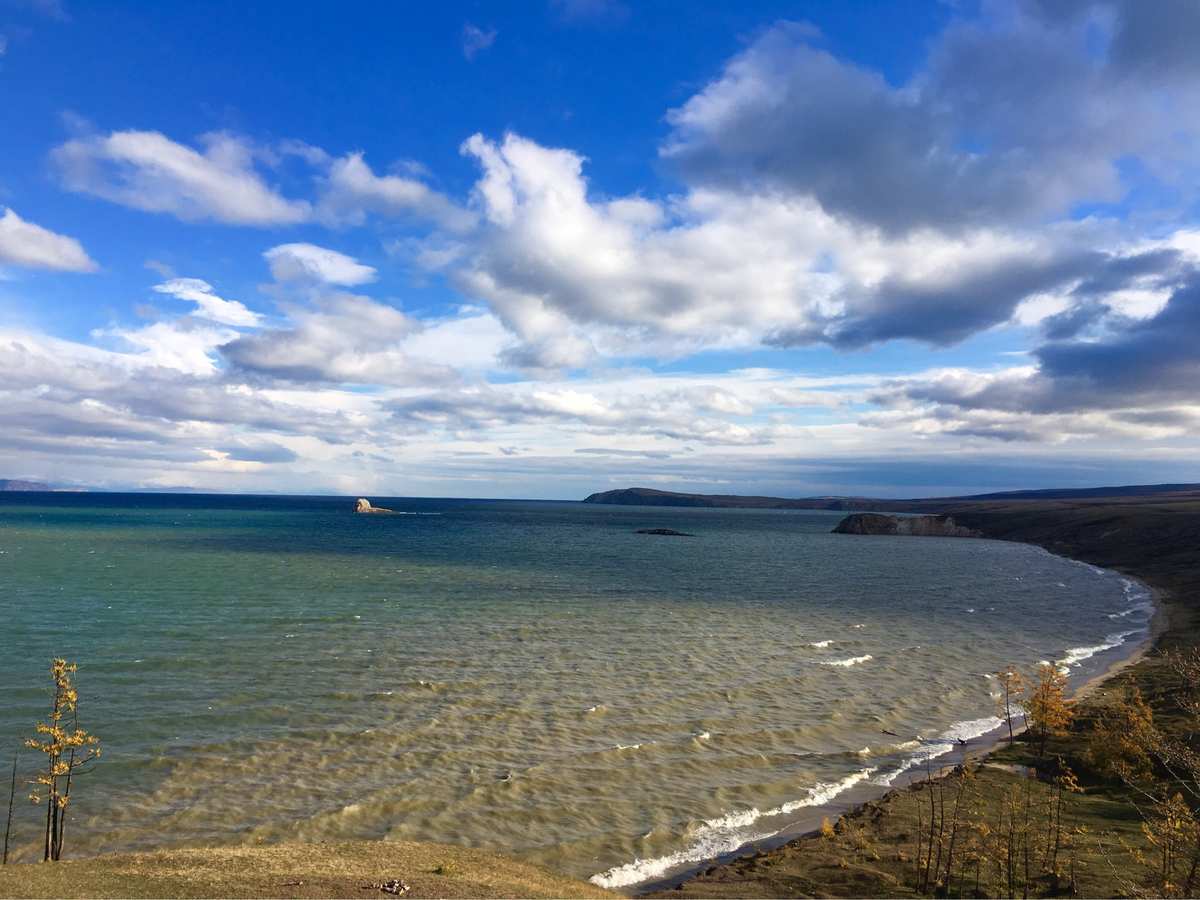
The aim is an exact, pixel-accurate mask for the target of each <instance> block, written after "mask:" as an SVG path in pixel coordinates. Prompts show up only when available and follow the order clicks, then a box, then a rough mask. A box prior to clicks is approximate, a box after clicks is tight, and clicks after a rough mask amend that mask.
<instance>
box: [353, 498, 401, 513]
mask: <svg viewBox="0 0 1200 900" xmlns="http://www.w3.org/2000/svg"><path fill="white" fill-rule="evenodd" d="M354 511H355V512H356V513H390V512H392V510H390V509H385V508H384V507H382V506H372V505H371V501H370V500H368V499H367V498H366V497H359V498H358V500H357V501H356V502H355V504H354Z"/></svg>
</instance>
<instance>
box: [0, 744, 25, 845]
mask: <svg viewBox="0 0 1200 900" xmlns="http://www.w3.org/2000/svg"><path fill="white" fill-rule="evenodd" d="M20 755H21V751H20V749H19V748H18V749H17V750H15V751H14V752H13V767H12V785H11V786H10V787H9V789H8V821H7V822H5V823H4V859H3V861H2V862H0V865H4V866H7V865H8V838H9V835H11V834H12V816H13V797H15V796H16V793H17V757H18V756H20Z"/></svg>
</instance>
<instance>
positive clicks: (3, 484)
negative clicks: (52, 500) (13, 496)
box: [0, 478, 54, 491]
mask: <svg viewBox="0 0 1200 900" xmlns="http://www.w3.org/2000/svg"><path fill="white" fill-rule="evenodd" d="M52 490H54V488H53V487H52V486H51V485H48V484H46V483H45V482H44V481H22V480H21V479H19V478H0V491H52Z"/></svg>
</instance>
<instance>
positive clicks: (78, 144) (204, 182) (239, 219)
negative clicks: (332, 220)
mask: <svg viewBox="0 0 1200 900" xmlns="http://www.w3.org/2000/svg"><path fill="white" fill-rule="evenodd" d="M202 141H203V144H204V149H203V150H196V149H193V148H192V147H188V146H185V145H184V144H179V143H176V142H175V141H172V140H171V139H170V138H168V137H166V135H163V134H161V133H160V132H157V131H114V132H113V133H111V134H109V135H107V136H101V135H96V136H91V137H83V138H76V139H73V140H70V141H67V142H66V143H65V144H62V145H61V146H59V147H57V148H55V150H54V152H53V154H52V159H53V160H54V162H55V164H56V165H57V166H58V168H59V171H60V172H61V174H62V177H63V181H64V183H65V184H66V186H67V187H68V188H70V189H71V190H74V191H81V192H83V193H88V194H94V195H96V196H98V197H103V198H104V199H106V200H111V201H113V202H114V203H120V204H122V205H124V206H130V207H133V208H135V209H141V210H146V211H148V212H161V213H170V214H172V215H175V216H178V217H179V218H181V219H184V220H189V221H191V220H203V219H209V220H213V221H217V222H224V223H226V224H231V225H255V226H268V225H292V224H296V223H298V222H303V221H305V220H307V219H308V218H309V217H310V216H311V212H312V211H311V208H310V206H309V204H308V203H307V202H305V201H302V200H289V199H287V198H285V197H283V196H282V195H280V194H279V192H278V191H277V190H276V189H275V188H273V187H271V186H270V185H268V184H267V183H266V182H265V181H263V179H262V177H261V176H260V175H259V173H258V172H257V171H256V170H255V168H254V152H253V150H252V148H251V147H249V146H248V145H247V144H246V143H245V142H244V141H242V140H240V139H238V138H236V137H233V136H231V135H228V134H220V133H218V134H210V135H206V136H205V137H204V138H202Z"/></svg>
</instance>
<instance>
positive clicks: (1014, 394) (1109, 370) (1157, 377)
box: [869, 273, 1200, 441]
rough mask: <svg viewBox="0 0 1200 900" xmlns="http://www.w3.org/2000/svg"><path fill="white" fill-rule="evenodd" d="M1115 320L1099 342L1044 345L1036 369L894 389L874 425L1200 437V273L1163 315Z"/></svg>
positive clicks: (1060, 435) (1047, 434)
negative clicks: (1199, 389)
mask: <svg viewBox="0 0 1200 900" xmlns="http://www.w3.org/2000/svg"><path fill="white" fill-rule="evenodd" d="M1089 313H1091V310H1089ZM1113 319H1114V321H1112V322H1111V323H1109V324H1110V328H1109V329H1108V331H1107V333H1105V334H1103V335H1101V336H1097V337H1092V338H1088V339H1070V340H1051V341H1049V342H1048V343H1046V344H1043V345H1042V346H1041V347H1039V348H1037V349H1036V350H1035V351H1034V352H1033V354H1032V356H1033V359H1034V360H1035V361H1036V365H1032V366H1022V367H1018V368H1014V369H1008V370H1003V371H999V372H971V371H967V370H951V371H945V372H940V373H936V374H935V375H933V376H930V377H921V378H915V379H908V380H904V381H900V382H897V383H895V384H892V385H890V386H888V387H886V388H884V389H882V390H881V391H879V392H878V393H877V394H876V395H875V398H874V399H875V401H876V402H877V403H879V404H880V405H881V406H883V407H885V408H886V409H887V410H888V411H887V412H885V413H883V414H882V415H881V416H879V417H875V418H873V419H870V420H869V421H873V422H874V423H876V424H880V423H885V424H896V423H897V422H900V421H905V422H908V423H910V424H914V425H915V426H916V427H919V428H925V429H931V430H935V431H938V432H949V433H952V434H971V435H977V436H983V437H998V438H1002V439H1005V440H1018V439H1019V440H1041V441H1059V440H1064V439H1068V438H1072V437H1080V436H1084V437H1086V436H1094V435H1098V434H1119V435H1125V436H1128V437H1137V436H1142V437H1152V436H1155V435H1158V436H1171V435H1176V436H1178V435H1195V434H1197V433H1198V428H1200V399H1198V398H1197V394H1196V385H1197V384H1200V275H1197V274H1194V273H1190V274H1187V275H1185V276H1183V277H1182V279H1181V281H1180V283H1179V284H1178V285H1177V286H1176V287H1175V289H1174V291H1173V292H1172V293H1171V295H1170V298H1169V300H1168V301H1167V303H1166V305H1165V306H1164V307H1163V308H1162V309H1161V310H1160V311H1159V312H1157V313H1156V314H1154V315H1152V316H1149V317H1147V318H1144V319H1140V320H1131V319H1128V318H1127V317H1122V316H1116V317H1113Z"/></svg>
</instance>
